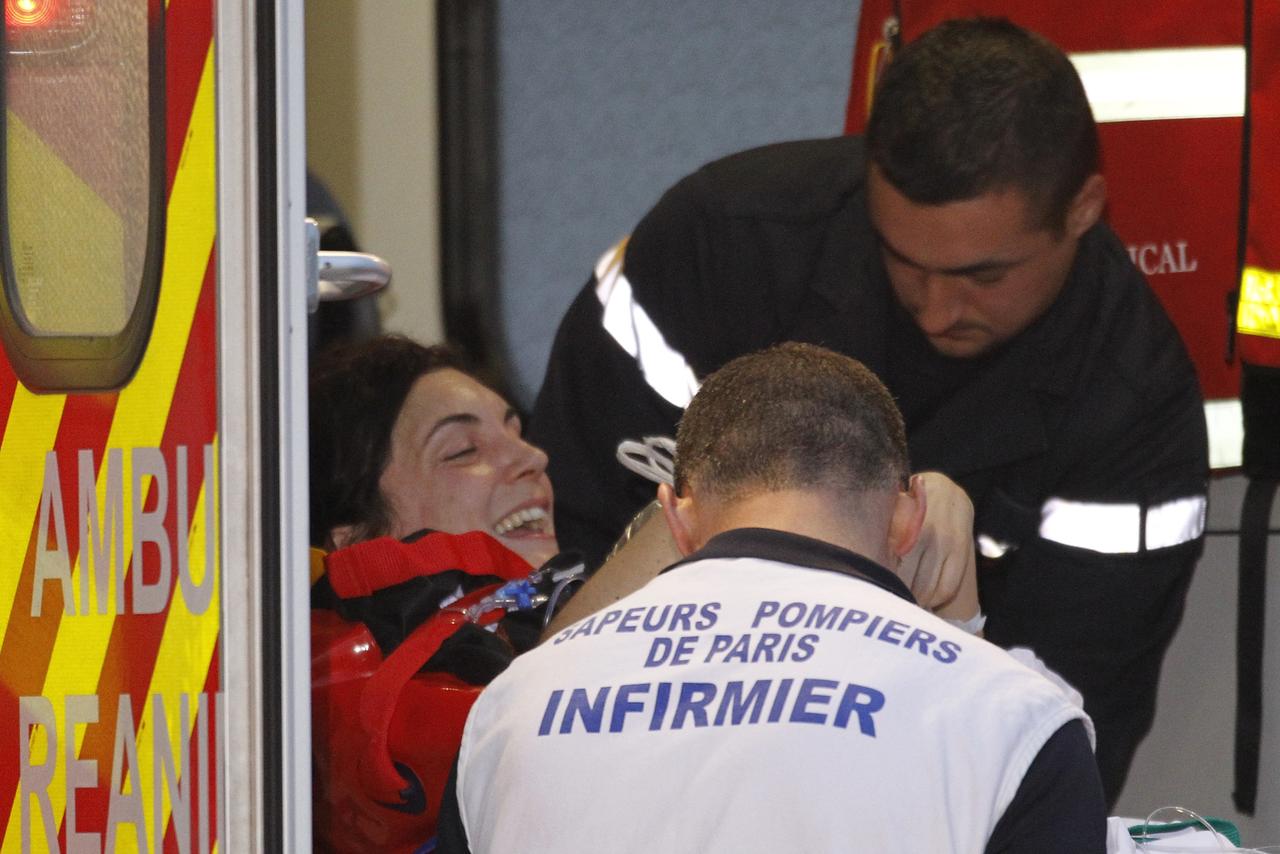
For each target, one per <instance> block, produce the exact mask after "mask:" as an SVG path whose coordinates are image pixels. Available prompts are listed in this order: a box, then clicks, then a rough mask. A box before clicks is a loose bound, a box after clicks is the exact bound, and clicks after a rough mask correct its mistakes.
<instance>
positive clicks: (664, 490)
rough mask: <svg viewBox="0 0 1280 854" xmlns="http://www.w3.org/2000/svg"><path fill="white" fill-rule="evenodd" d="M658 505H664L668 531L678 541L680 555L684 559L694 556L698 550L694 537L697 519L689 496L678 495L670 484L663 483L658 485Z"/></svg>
mask: <svg viewBox="0 0 1280 854" xmlns="http://www.w3.org/2000/svg"><path fill="white" fill-rule="evenodd" d="M687 492H688V489H687V488H686V493H687ZM658 503H659V504H661V505H662V515H663V518H665V519H666V520H667V529H668V530H670V531H671V538H672V539H673V540H675V541H676V548H677V549H678V550H679V551H680V555H681V556H682V557H683V556H686V555H689V554H692V553H693V552H694V551H696V550H697V548H698V546H697V540H696V539H695V536H694V532H695V531H696V530H697V517H696V513H695V508H694V506H693V501H692V500H691V499H690V497H689V495H688V494H686V495H684V496H679V495H676V491H675V489H674V488H673V487H672V486H671V485H670V484H666V483H661V484H658Z"/></svg>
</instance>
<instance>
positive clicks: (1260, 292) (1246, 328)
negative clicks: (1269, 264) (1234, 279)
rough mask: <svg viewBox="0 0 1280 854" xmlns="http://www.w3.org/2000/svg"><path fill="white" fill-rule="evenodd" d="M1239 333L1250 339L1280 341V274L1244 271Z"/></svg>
mask: <svg viewBox="0 0 1280 854" xmlns="http://www.w3.org/2000/svg"><path fill="white" fill-rule="evenodd" d="M1236 329H1237V330H1239V331H1240V332H1244V333H1246V334H1248V335H1259V336H1262V337H1264V338H1280V273H1278V272H1275V271H1273V270H1264V269H1262V268H1261V267H1245V268H1244V274H1243V275H1242V276H1241V277H1240V306H1239V309H1238V310H1237V312H1236Z"/></svg>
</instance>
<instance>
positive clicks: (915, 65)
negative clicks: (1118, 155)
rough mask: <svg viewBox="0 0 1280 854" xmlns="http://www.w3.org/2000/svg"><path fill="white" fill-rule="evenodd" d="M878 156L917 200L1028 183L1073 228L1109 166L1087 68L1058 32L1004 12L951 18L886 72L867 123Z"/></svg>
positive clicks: (1037, 205) (1040, 206)
mask: <svg viewBox="0 0 1280 854" xmlns="http://www.w3.org/2000/svg"><path fill="white" fill-rule="evenodd" d="M867 152H868V161H869V163H873V164H874V165H875V167H876V168H877V169H878V170H879V171H880V174H881V175H882V176H883V177H884V178H885V179H886V180H887V181H888V182H889V183H890V184H892V185H893V186H894V188H895V189H897V190H898V192H900V193H902V194H903V195H904V196H906V197H907V198H908V199H910V200H911V201H913V202H916V203H917V204H930V205H933V204H943V203H946V202H955V201H962V200H966V199H972V198H975V197H977V196H980V195H983V194H986V193H989V192H999V191H1003V190H1010V189H1014V190H1019V191H1021V192H1023V193H1025V194H1026V196H1027V198H1028V200H1029V202H1030V204H1031V206H1032V211H1033V213H1034V214H1035V215H1036V216H1037V217H1038V219H1039V220H1040V222H1039V225H1040V226H1042V227H1046V228H1051V229H1053V230H1055V231H1059V232H1060V231H1061V230H1062V228H1063V226H1064V224H1065V221H1066V213H1067V209H1068V208H1069V206H1070V203H1071V200H1072V198H1074V197H1075V195H1076V193H1077V192H1079V190H1080V188H1081V187H1082V186H1083V185H1084V182H1085V180H1086V179H1087V178H1088V177H1089V176H1090V175H1092V174H1094V173H1095V172H1097V171H1098V169H1099V154H1098V129H1097V125H1096V124H1095V123H1094V120H1093V111H1092V110H1091V109H1090V108H1089V99H1088V97H1087V96H1086V95H1085V91H1084V85H1083V84H1082V83H1081V82H1080V75H1079V74H1077V73H1076V70H1075V67H1074V66H1073V65H1072V64H1071V60H1069V59H1068V58H1067V56H1066V54H1064V53H1063V52H1062V51H1061V50H1059V49H1058V48H1057V47H1056V46H1055V45H1054V44H1053V43H1052V42H1050V41H1049V40H1048V39H1045V38H1044V37H1042V36H1039V35H1037V34H1035V33H1032V32H1030V31H1028V30H1024V29H1022V28H1021V27H1019V26H1017V25H1015V24H1013V23H1011V22H1009V21H1008V20H1005V19H1003V18H971V19H964V20H952V21H945V22H943V23H941V24H939V25H938V26H936V27H934V28H933V29H931V30H929V31H928V32H926V33H924V34H923V35H921V36H920V37H919V38H918V39H916V40H915V41H913V42H911V43H910V44H908V45H906V46H905V47H904V48H903V49H902V50H901V51H900V52H899V54H898V55H897V56H896V57H894V59H893V61H892V62H890V63H889V65H888V67H887V68H886V69H885V71H884V76H883V77H882V78H881V80H880V83H879V86H878V88H877V89H876V94H875V99H874V101H873V102H872V108H871V117H870V119H869V120H868V123H867Z"/></svg>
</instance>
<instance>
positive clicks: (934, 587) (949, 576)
mask: <svg viewBox="0 0 1280 854" xmlns="http://www.w3.org/2000/svg"><path fill="white" fill-rule="evenodd" d="M915 477H917V478H919V479H920V481H919V482H920V487H921V488H922V489H924V491H925V497H926V499H927V502H928V509H927V510H926V511H925V517H924V527H923V528H922V529H921V531H920V538H919V539H918V540H917V541H916V545H915V548H913V549H912V550H911V551H910V552H908V553H907V555H906V556H905V557H903V558H902V562H901V563H900V564H899V565H898V576H899V577H900V578H901V579H902V580H903V581H904V582H906V584H907V586H908V587H910V588H911V593H912V595H914V596H915V597H916V601H917V602H919V603H920V606H921V607H922V608H927V609H928V610H930V611H932V612H933V613H935V614H937V615H938V616H939V617H943V618H945V619H949V620H968V619H970V618H971V617H974V616H976V615H977V613H978V610H979V608H978V575H977V566H976V563H975V561H974V554H973V502H971V501H970V500H969V496H968V495H966V494H965V491H964V490H963V489H961V488H960V487H959V486H958V485H957V484H956V482H955V481H953V480H952V479H951V478H949V477H947V476H946V475H944V474H942V473H940V472H934V471H927V472H923V473H921V474H918V475H915Z"/></svg>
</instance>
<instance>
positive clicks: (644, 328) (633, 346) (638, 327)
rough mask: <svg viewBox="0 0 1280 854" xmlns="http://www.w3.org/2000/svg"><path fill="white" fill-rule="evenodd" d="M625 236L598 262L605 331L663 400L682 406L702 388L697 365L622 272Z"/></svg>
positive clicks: (597, 290) (599, 295)
mask: <svg viewBox="0 0 1280 854" xmlns="http://www.w3.org/2000/svg"><path fill="white" fill-rule="evenodd" d="M626 246H627V241H626V239H625V238H624V239H623V240H621V241H619V242H618V243H617V244H616V245H614V246H613V247H612V248H610V249H609V251H607V252H605V253H604V254H603V255H601V256H600V260H599V261H597V262H596V269H595V274H596V299H598V300H600V305H602V306H603V307H604V321H603V322H604V328H605V331H606V332H608V333H609V335H610V336H611V337H612V338H613V340H614V341H617V342H618V346H620V347H622V349H623V350H626V351H627V353H628V354H629V355H630V356H631V357H632V358H633V359H635V360H636V364H637V365H638V366H639V368H640V373H642V374H643V375H644V379H645V382H646V383H648V384H649V387H650V388H652V389H653V390H654V391H655V392H657V393H658V394H659V395H661V396H662V398H663V400H666V401H667V402H668V403H671V404H672V405H674V406H678V407H680V408H681V409H683V408H684V407H686V406H688V405H689V401H691V400H693V395H694V394H695V393H696V392H697V391H698V380H697V378H696V377H695V376H694V374H693V369H692V368H690V367H689V363H688V362H686V361H685V358H684V356H683V355H681V354H680V352H679V351H677V350H675V349H674V348H672V347H671V345H669V344H668V343H667V341H666V339H665V338H664V337H663V336H662V332H661V331H659V329H658V327H657V326H655V325H654V322H653V321H652V320H651V319H650V318H649V315H648V314H647V313H645V310H644V309H643V308H642V307H641V306H640V304H639V303H637V302H636V301H635V297H634V296H633V295H632V292H631V283H630V282H629V281H627V277H626V276H625V275H624V274H623V272H622V258H623V253H624V252H625V251H626Z"/></svg>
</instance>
